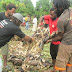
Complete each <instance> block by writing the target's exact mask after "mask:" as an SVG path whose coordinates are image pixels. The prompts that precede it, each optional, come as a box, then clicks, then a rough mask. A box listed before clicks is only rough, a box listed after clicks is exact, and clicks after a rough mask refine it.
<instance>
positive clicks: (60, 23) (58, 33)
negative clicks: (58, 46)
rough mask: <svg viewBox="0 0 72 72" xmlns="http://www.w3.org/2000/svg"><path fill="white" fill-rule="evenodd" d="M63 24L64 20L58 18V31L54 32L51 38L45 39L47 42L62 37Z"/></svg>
mask: <svg viewBox="0 0 72 72" xmlns="http://www.w3.org/2000/svg"><path fill="white" fill-rule="evenodd" d="M65 24H66V22H64V21H63V20H61V19H59V20H58V23H57V28H58V31H57V32H56V35H55V36H54V37H52V38H51V39H49V40H48V41H47V43H49V42H53V41H58V40H60V39H62V38H63V34H64V26H65Z"/></svg>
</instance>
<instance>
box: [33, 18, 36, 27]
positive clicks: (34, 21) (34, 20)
mask: <svg viewBox="0 0 72 72" xmlns="http://www.w3.org/2000/svg"><path fill="white" fill-rule="evenodd" d="M33 23H34V24H33V25H35V26H37V18H36V17H35V18H34V19H33Z"/></svg>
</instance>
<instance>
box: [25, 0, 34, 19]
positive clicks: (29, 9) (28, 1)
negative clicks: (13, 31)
mask: <svg viewBox="0 0 72 72" xmlns="http://www.w3.org/2000/svg"><path fill="white" fill-rule="evenodd" d="M24 4H25V6H26V9H25V12H26V13H27V14H29V16H30V18H31V16H32V15H33V14H34V13H35V11H34V6H33V4H32V2H31V0H24Z"/></svg>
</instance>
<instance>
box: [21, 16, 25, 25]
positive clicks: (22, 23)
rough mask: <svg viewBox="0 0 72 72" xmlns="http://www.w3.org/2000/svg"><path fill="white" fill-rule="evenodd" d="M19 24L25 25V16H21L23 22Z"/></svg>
mask: <svg viewBox="0 0 72 72" xmlns="http://www.w3.org/2000/svg"><path fill="white" fill-rule="evenodd" d="M21 26H25V16H23V23H22V25H21Z"/></svg>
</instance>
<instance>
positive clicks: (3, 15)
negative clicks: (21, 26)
mask: <svg viewBox="0 0 72 72" xmlns="http://www.w3.org/2000/svg"><path fill="white" fill-rule="evenodd" d="M15 11H16V6H15V5H14V4H12V3H10V4H8V5H7V6H6V12H0V21H2V20H4V19H9V18H10V17H11V15H13V14H14V13H15ZM1 53H2V55H3V59H4V67H5V66H6V64H7V55H8V44H6V45H5V46H3V47H2V48H1Z"/></svg>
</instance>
